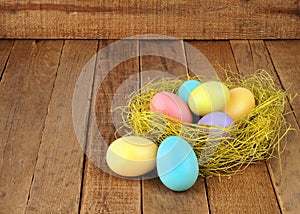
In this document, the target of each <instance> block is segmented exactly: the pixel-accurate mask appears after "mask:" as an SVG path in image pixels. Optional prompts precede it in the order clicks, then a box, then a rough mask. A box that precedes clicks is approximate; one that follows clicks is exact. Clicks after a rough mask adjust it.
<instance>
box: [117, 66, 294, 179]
mask: <svg viewBox="0 0 300 214" xmlns="http://www.w3.org/2000/svg"><path fill="white" fill-rule="evenodd" d="M191 78H192V77H190V76H188V79H191ZM192 79H198V78H197V77H194V78H192ZM199 80H200V79H199ZM200 81H201V80H200ZM183 82H184V81H183V80H180V79H171V78H162V79H155V80H153V81H151V82H149V83H147V84H146V85H145V86H143V87H142V88H141V90H140V91H136V92H133V93H132V94H130V95H129V96H128V103H127V105H126V106H119V107H117V108H116V109H114V111H120V116H121V118H122V126H121V127H120V129H122V128H126V130H127V134H128V135H139V136H142V137H145V138H148V139H150V140H152V141H153V142H155V143H156V144H157V145H159V144H160V143H161V142H162V141H163V140H164V139H165V138H166V137H168V136H172V135H176V136H180V137H182V138H183V139H185V140H186V141H187V142H189V143H190V144H191V145H192V147H193V149H194V151H195V153H196V155H197V157H198V160H199V174H200V175H202V176H220V175H228V174H233V173H238V172H241V171H243V170H244V169H245V168H246V167H247V166H248V165H249V164H251V163H255V162H258V161H264V160H268V159H269V158H279V155H280V153H281V152H282V151H283V149H284V146H285V141H284V139H285V136H286V134H287V132H288V131H289V130H290V129H291V127H290V125H289V124H288V123H287V121H286V120H285V117H284V115H285V105H286V103H287V102H288V98H287V93H286V92H285V91H283V90H281V89H280V88H279V87H276V85H275V83H274V80H273V79H272V77H271V76H270V75H269V74H268V73H267V72H266V71H264V70H260V71H257V72H255V73H254V74H253V75H251V76H244V77H241V76H232V75H231V76H229V75H227V78H226V80H225V81H224V82H223V83H224V84H225V85H226V86H227V87H228V88H229V89H232V88H235V87H244V88H247V89H249V90H250V91H251V92H252V93H253V94H254V97H255V102H256V107H255V108H254V109H253V110H252V111H251V112H250V113H248V114H247V115H246V116H245V117H243V118H241V119H239V120H238V121H235V122H234V124H232V126H230V127H227V128H221V127H208V126H203V125H198V124H188V123H184V122H181V121H177V120H176V119H174V118H169V117H168V116H165V115H162V114H160V113H155V112H151V111H150V109H149V106H150V101H151V99H152V97H153V96H154V95H155V94H156V93H158V92H162V91H167V92H172V93H175V94H177V90H178V88H179V87H180V85H181V84H182V83H183ZM212 129H213V130H214V131H211V130H212ZM216 130H219V131H218V132H216ZM117 131H118V130H117ZM224 133H225V134H224ZM282 142H284V145H281V144H282Z"/></svg>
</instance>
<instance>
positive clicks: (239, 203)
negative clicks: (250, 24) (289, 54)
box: [191, 41, 280, 213]
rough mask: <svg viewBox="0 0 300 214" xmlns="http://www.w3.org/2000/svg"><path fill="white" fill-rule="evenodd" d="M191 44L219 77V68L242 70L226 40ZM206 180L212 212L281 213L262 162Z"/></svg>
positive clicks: (220, 75)
mask: <svg viewBox="0 0 300 214" xmlns="http://www.w3.org/2000/svg"><path fill="white" fill-rule="evenodd" d="M191 44H192V45H194V46H195V47H197V48H198V49H199V50H200V51H201V52H202V53H204V54H205V55H206V57H207V58H208V59H209V60H210V61H211V62H212V64H213V65H214V66H215V68H216V72H217V73H218V76H219V77H220V79H221V80H224V78H225V76H224V71H223V70H222V67H223V68H228V67H230V68H231V70H232V71H233V72H237V71H239V72H241V71H240V69H239V67H238V69H239V70H237V68H236V65H235V61H236V60H235V59H234V57H233V53H232V51H231V47H230V44H229V42H226V41H217V42H191ZM239 57H244V56H239ZM245 60H246V61H247V58H246V59H245ZM220 66H221V67H220ZM206 182H207V191H208V201H209V206H210V210H211V213H280V210H279V208H278V205H277V201H276V196H275V193H274V191H273V188H272V183H271V180H270V177H269V174H268V171H267V167H266V165H265V163H259V164H256V165H251V166H249V167H248V168H247V169H246V170H245V171H244V172H243V173H242V174H237V175H233V176H231V177H229V178H226V177H224V178H218V177H212V178H208V179H207V180H206Z"/></svg>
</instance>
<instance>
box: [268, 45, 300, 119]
mask: <svg viewBox="0 0 300 214" xmlns="http://www.w3.org/2000/svg"><path fill="white" fill-rule="evenodd" d="M266 43H267V48H268V50H269V51H270V55H271V58H272V62H273V64H274V66H275V69H276V71H277V73H278V75H279V78H280V81H281V83H282V85H283V87H284V89H285V90H288V91H289V93H291V94H292V95H295V94H299V92H300V85H299V80H300V76H299V72H300V41H298V40H295V41H277V42H271V41H267V42H266ZM292 108H293V111H294V113H295V115H296V118H297V121H300V96H297V97H296V98H295V99H294V100H293V102H292ZM298 124H299V125H300V123H298Z"/></svg>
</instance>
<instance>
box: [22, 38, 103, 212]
mask: <svg viewBox="0 0 300 214" xmlns="http://www.w3.org/2000/svg"><path fill="white" fill-rule="evenodd" d="M97 44H98V41H95V40H94V41H93V40H90V41H74V40H69V41H65V45H64V48H63V52H62V56H61V60H60V65H59V67H58V71H57V78H56V81H55V86H54V89H53V93H52V97H51V101H50V104H49V107H48V115H47V118H46V122H45V129H44V131H43V135H42V140H41V146H40V150H39V155H38V160H37V165H36V168H35V171H34V179H33V183H32V186H31V191H30V197H29V201H28V207H27V212H29V213H77V212H78V207H79V199H80V189H81V179H82V167H83V157H84V156H83V151H82V149H81V147H80V145H79V144H78V142H77V140H76V136H75V133H74V129H73V123H72V96H73V92H74V87H75V83H76V80H77V78H78V76H79V74H80V72H81V71H82V69H83V67H84V65H85V64H86V63H87V62H88V61H89V59H90V58H91V57H92V56H93V55H94V54H95V53H96V50H97ZM92 69H94V68H92ZM83 122H84V121H83Z"/></svg>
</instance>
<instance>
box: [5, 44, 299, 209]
mask: <svg viewBox="0 0 300 214" xmlns="http://www.w3.org/2000/svg"><path fill="white" fill-rule="evenodd" d="M112 42H114V41H111V40H100V41H98V40H0V74H1V78H0V80H1V82H0V119H1V120H0V161H1V162H0V213H5V214H12V213H18V214H19V213H221V214H224V213H272V214H273V213H299V212H300V179H299V178H300V161H299V158H300V136H299V135H298V134H297V132H295V131H293V132H290V133H289V134H288V137H287V144H286V148H285V151H284V152H283V153H282V154H281V160H278V159H272V160H270V161H267V162H260V163H257V164H255V165H251V166H249V167H248V168H247V169H246V170H245V171H244V173H242V174H238V175H234V176H231V177H212V178H199V179H198V181H197V182H196V184H195V185H194V186H193V187H192V188H191V189H190V190H188V191H186V192H182V193H176V192H172V191H170V190H168V189H167V188H166V187H164V186H163V185H162V183H161V182H160V181H159V179H157V178H156V179H151V180H143V181H139V180H125V179H121V178H117V177H114V176H111V175H109V174H107V173H105V172H103V171H102V170H100V169H99V168H98V167H96V166H95V165H94V164H93V163H92V162H91V161H90V160H89V159H88V158H87V157H86V156H85V155H84V152H83V150H82V149H81V147H80V145H79V143H78V141H77V139H76V136H75V132H74V129H73V124H72V96H73V92H74V87H75V83H76V81H77V78H78V77H79V75H80V73H81V71H82V68H83V66H84V65H85V64H86V63H87V62H88V60H90V58H91V57H92V56H93V55H94V54H96V53H97V50H100V49H102V48H103V47H105V46H107V45H109V44H111V43H112ZM187 42H188V43H190V44H191V45H193V46H194V47H196V48H197V49H199V50H200V51H201V52H202V53H203V54H204V55H205V56H206V57H207V58H208V59H209V61H210V62H211V64H212V65H213V66H214V68H215V69H216V71H217V73H218V75H219V77H220V79H221V80H222V79H224V72H223V70H222V68H229V67H230V68H231V70H232V71H233V72H239V73H240V74H243V75H246V74H251V73H253V72H254V71H255V70H257V69H260V68H263V69H265V70H267V71H269V72H270V74H271V75H272V77H273V78H274V80H275V81H276V82H277V83H278V84H280V85H281V87H282V88H283V89H285V90H286V89H288V90H289V91H290V93H292V94H293V93H300V84H299V81H300V40H283V41H276V40H272V41H264V40H230V41H187ZM163 44H164V45H163ZM165 44H167V46H166V45H165ZM128 45H129V46H131V48H124V49H123V51H124V53H122V51H120V53H119V54H120V55H119V56H115V55H113V54H112V53H110V52H108V53H107V58H110V57H111V58H113V57H122V56H123V55H124V54H126V53H125V52H126V51H128V50H130V51H136V52H139V53H143V52H144V53H147V49H148V48H149V47H150V48H153V50H157V51H158V52H160V53H163V52H164V51H167V52H168V54H172V53H173V54H175V53H176V54H177V56H179V57H181V58H182V60H186V61H187V62H189V60H191V58H192V56H190V55H189V54H186V52H185V46H184V45H183V42H181V41H175V40H173V41H171V40H169V41H167V40H166V41H155V42H153V41H149V40H147V41H135V42H133V41H128ZM162 47H169V49H168V48H167V49H168V50H166V49H165V48H162ZM101 61H102V59H101V58H96V59H95V60H94V67H95V69H98V68H99V67H100V65H101ZM146 70H161V71H167V72H169V73H171V74H174V75H180V74H184V73H185V72H186V70H185V67H183V66H182V65H180V64H179V63H177V62H175V61H173V60H170V59H168V58H163V57H159V56H143V57H137V58H132V59H129V60H127V61H125V62H123V63H121V64H119V65H118V66H116V67H115V68H114V69H113V70H111V72H110V73H109V75H108V76H107V77H106V78H105V80H104V81H103V84H102V85H101V88H100V89H99V91H98V92H94V93H98V98H97V106H98V107H97V109H98V111H97V112H98V113H97V114H98V116H99V118H101V119H99V121H98V123H99V129H101V130H103V131H104V133H105V134H104V136H103V137H104V140H105V142H106V143H110V142H112V141H113V140H114V139H115V137H114V131H115V130H114V126H113V124H112V119H111V115H110V106H111V101H112V96H113V94H114V93H115V91H116V90H117V89H118V86H119V85H120V84H121V83H122V82H123V81H124V80H126V79H127V78H128V77H129V76H131V75H134V74H137V73H139V72H141V71H146ZM92 80H93V79H91V81H90V83H89V84H90V87H91V88H92V86H93V83H92ZM136 84H137V85H136V86H133V87H138V86H139V84H140V83H138V82H137V83H136ZM290 110H293V113H291V114H288V115H287V116H286V119H287V120H288V122H289V123H290V124H291V125H292V127H293V128H294V129H295V130H296V131H299V122H300V97H297V98H295V100H294V101H293V102H292V103H290V105H287V111H290ZM86 114H88V112H86ZM87 121H88V116H87V117H86V121H83V123H85V122H87ZM84 137H85V138H86V139H87V143H88V144H89V143H91V142H92V140H93V136H92V134H91V133H90V130H89V129H88V130H86V136H84Z"/></svg>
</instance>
